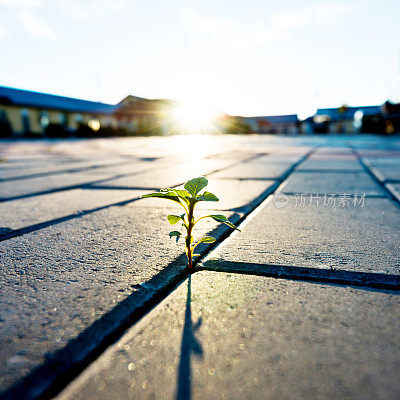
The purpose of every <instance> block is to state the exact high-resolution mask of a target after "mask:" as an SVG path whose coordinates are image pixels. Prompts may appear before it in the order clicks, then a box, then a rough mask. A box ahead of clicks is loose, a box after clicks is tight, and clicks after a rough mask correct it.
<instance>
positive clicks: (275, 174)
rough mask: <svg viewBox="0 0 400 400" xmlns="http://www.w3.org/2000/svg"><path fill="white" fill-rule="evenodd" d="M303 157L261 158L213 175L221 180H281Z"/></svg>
mask: <svg viewBox="0 0 400 400" xmlns="http://www.w3.org/2000/svg"><path fill="white" fill-rule="evenodd" d="M300 158H301V157H300V156H298V157H296V156H294V157H292V156H287V157H272V156H266V157H261V158H258V159H256V160H253V161H249V162H247V163H243V164H240V165H237V166H234V167H232V168H227V169H225V170H224V171H220V172H217V173H215V174H213V175H212V177H213V178H219V179H233V178H234V179H279V178H281V177H282V175H283V174H284V173H285V172H286V171H287V170H288V169H289V168H290V167H291V166H292V165H293V164H295V163H296V162H297V161H298V160H299V159H300Z"/></svg>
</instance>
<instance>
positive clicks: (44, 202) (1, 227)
mask: <svg viewBox="0 0 400 400" xmlns="http://www.w3.org/2000/svg"><path fill="white" fill-rule="evenodd" d="M143 193H144V192H143V191H141V190H96V189H73V190H67V191H65V192H56V193H50V194H46V195H42V196H35V197H28V198H25V199H19V200H15V201H10V202H5V203H0V221H1V223H0V238H1V235H2V233H7V232H8V231H10V230H16V229H21V228H24V227H28V226H31V225H36V224H40V223H44V222H47V221H51V220H54V219H58V218H62V217H66V216H69V215H73V214H79V213H82V212H85V211H87V210H93V209H95V208H98V207H102V206H107V205H110V204H113V203H117V202H120V201H125V200H129V199H135V198H139V197H140V196H142V195H143Z"/></svg>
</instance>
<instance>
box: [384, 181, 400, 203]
mask: <svg viewBox="0 0 400 400" xmlns="http://www.w3.org/2000/svg"><path fill="white" fill-rule="evenodd" d="M386 187H387V188H388V189H389V190H390V192H391V193H392V195H393V196H394V197H395V198H396V199H397V201H398V202H399V203H400V183H387V184H386Z"/></svg>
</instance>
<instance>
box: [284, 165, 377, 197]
mask: <svg viewBox="0 0 400 400" xmlns="http://www.w3.org/2000/svg"><path fill="white" fill-rule="evenodd" d="M283 191H284V192H285V193H320V194H323V193H336V194H341V193H348V194H355V193H358V194H362V193H365V194H367V195H375V196H376V195H378V196H379V195H384V190H383V189H382V187H381V186H379V185H378V184H377V183H375V182H374V181H373V180H372V178H371V177H370V176H369V175H368V174H367V173H366V172H363V171H359V172H344V171H343V172H342V171H341V172H336V171H334V172H332V173H324V172H304V171H303V172H301V173H299V172H297V173H294V174H292V175H291V176H290V177H289V178H288V180H287V182H286V184H285V186H284V188H283Z"/></svg>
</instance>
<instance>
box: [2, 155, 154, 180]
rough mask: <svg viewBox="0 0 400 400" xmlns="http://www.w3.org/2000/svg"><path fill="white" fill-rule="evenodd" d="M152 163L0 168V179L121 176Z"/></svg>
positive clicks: (82, 162) (80, 163)
mask: <svg viewBox="0 0 400 400" xmlns="http://www.w3.org/2000/svg"><path fill="white" fill-rule="evenodd" d="M151 165H152V163H146V162H140V161H137V162H134V161H132V162H130V161H127V160H126V159H120V160H109V161H108V160H93V161H81V162H73V163H72V162H71V163H57V164H52V163H51V164H46V165H42V166H40V167H36V166H35V167H32V164H31V167H30V168H29V170H26V169H25V168H15V169H11V168H3V169H1V168H0V179H1V180H8V179H11V180H15V181H16V180H20V179H24V178H34V177H37V176H51V175H58V174H62V173H81V172H84V173H85V172H90V173H100V174H105V173H112V174H115V175H117V174H121V173H129V172H137V171H138V170H144V169H145V168H144V167H149V166H151Z"/></svg>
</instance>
